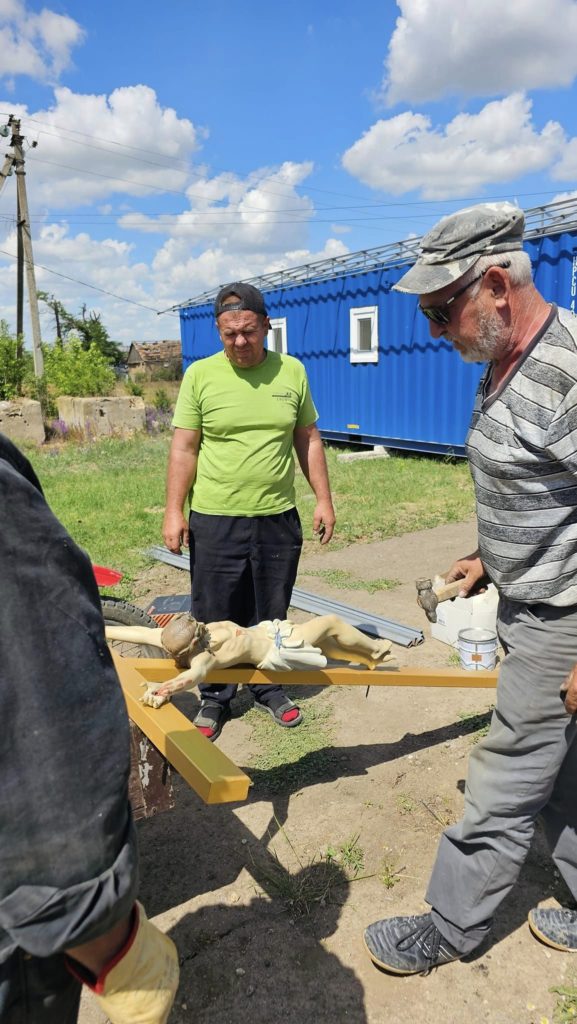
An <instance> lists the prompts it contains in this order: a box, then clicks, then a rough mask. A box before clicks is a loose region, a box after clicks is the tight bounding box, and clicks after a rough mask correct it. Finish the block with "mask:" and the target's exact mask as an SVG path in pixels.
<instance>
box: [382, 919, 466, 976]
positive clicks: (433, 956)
mask: <svg viewBox="0 0 577 1024" xmlns="http://www.w3.org/2000/svg"><path fill="white" fill-rule="evenodd" d="M365 946H366V947H367V950H368V954H369V956H370V958H371V960H372V961H373V963H375V964H378V966H379V967H384V968H385V970H386V971H392V972H393V974H428V973H429V971H430V970H432V968H433V967H440V966H441V964H448V963H450V962H451V960H460V959H461V957H462V956H464V953H459V951H458V949H455V947H454V946H451V944H450V942H447V940H446V939H444V938H443V936H442V935H441V933H440V931H439V929H438V928H437V927H436V925H434V924H433V922H432V920H431V915H430V914H421V915H420V917H389V918H385V920H384V921H375V923H374V924H370V925H369V927H368V928H367V930H366V931H365Z"/></svg>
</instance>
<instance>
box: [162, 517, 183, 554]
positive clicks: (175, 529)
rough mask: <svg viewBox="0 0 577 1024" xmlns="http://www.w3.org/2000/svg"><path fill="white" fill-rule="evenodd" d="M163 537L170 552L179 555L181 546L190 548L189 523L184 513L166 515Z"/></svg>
mask: <svg viewBox="0 0 577 1024" xmlns="http://www.w3.org/2000/svg"><path fill="white" fill-rule="evenodd" d="M162 536H163V538H164V543H165V544H166V547H167V548H168V550H169V551H172V552H173V554H175V555H179V554H180V548H181V546H184V547H185V548H187V547H188V523H187V521H186V519H185V518H184V516H183V514H182V512H169V511H166V512H165V513H164V522H163V524H162Z"/></svg>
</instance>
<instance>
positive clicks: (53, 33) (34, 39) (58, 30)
mask: <svg viewBox="0 0 577 1024" xmlns="http://www.w3.org/2000/svg"><path fill="white" fill-rule="evenodd" d="M84 37H85V32H84V29H83V28H82V27H81V25H79V24H78V22H77V21H74V19H73V18H69V17H68V16H67V15H64V14H57V13H56V12H55V11H51V10H48V9H47V8H43V9H42V10H41V11H40V13H39V14H36V13H33V12H31V11H29V10H28V9H27V7H26V5H25V4H24V3H22V2H21V0H0V79H1V78H9V79H10V78H14V77H16V76H17V75H26V76H28V77H30V78H34V79H37V80H38V81H41V82H54V81H56V80H57V79H58V77H59V75H60V74H61V73H62V72H63V71H64V70H65V69H66V68H68V67H70V64H71V54H72V50H73V49H74V47H76V46H79V45H80V44H81V43H82V42H83V41H84Z"/></svg>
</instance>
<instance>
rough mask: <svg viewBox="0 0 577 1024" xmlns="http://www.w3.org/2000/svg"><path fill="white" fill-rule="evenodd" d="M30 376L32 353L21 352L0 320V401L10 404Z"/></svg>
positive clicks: (15, 339)
mask: <svg viewBox="0 0 577 1024" xmlns="http://www.w3.org/2000/svg"><path fill="white" fill-rule="evenodd" d="M32 374H33V359H32V353H31V352H26V351H24V350H23V348H22V345H21V343H19V342H18V339H17V338H15V337H14V336H13V335H12V334H10V332H9V330H8V324H7V323H6V321H5V320H0V401H1V402H10V401H12V399H13V398H17V397H18V396H19V395H21V394H22V393H23V391H24V385H25V382H26V380H27V379H28V378H29V377H30V376H31V375H32Z"/></svg>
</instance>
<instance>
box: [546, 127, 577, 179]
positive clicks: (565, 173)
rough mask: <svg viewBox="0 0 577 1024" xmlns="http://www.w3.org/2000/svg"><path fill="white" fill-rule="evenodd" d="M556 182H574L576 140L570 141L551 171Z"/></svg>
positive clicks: (576, 165) (575, 174)
mask: <svg viewBox="0 0 577 1024" xmlns="http://www.w3.org/2000/svg"><path fill="white" fill-rule="evenodd" d="M551 173H552V177H553V178H555V179H556V180H557V181H575V179H576V178H577V138H573V139H571V140H570V141H569V142H568V143H567V145H566V147H565V149H564V150H563V153H562V156H561V159H560V160H559V163H558V164H556V165H555V167H554V168H553V169H552V172H551Z"/></svg>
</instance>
